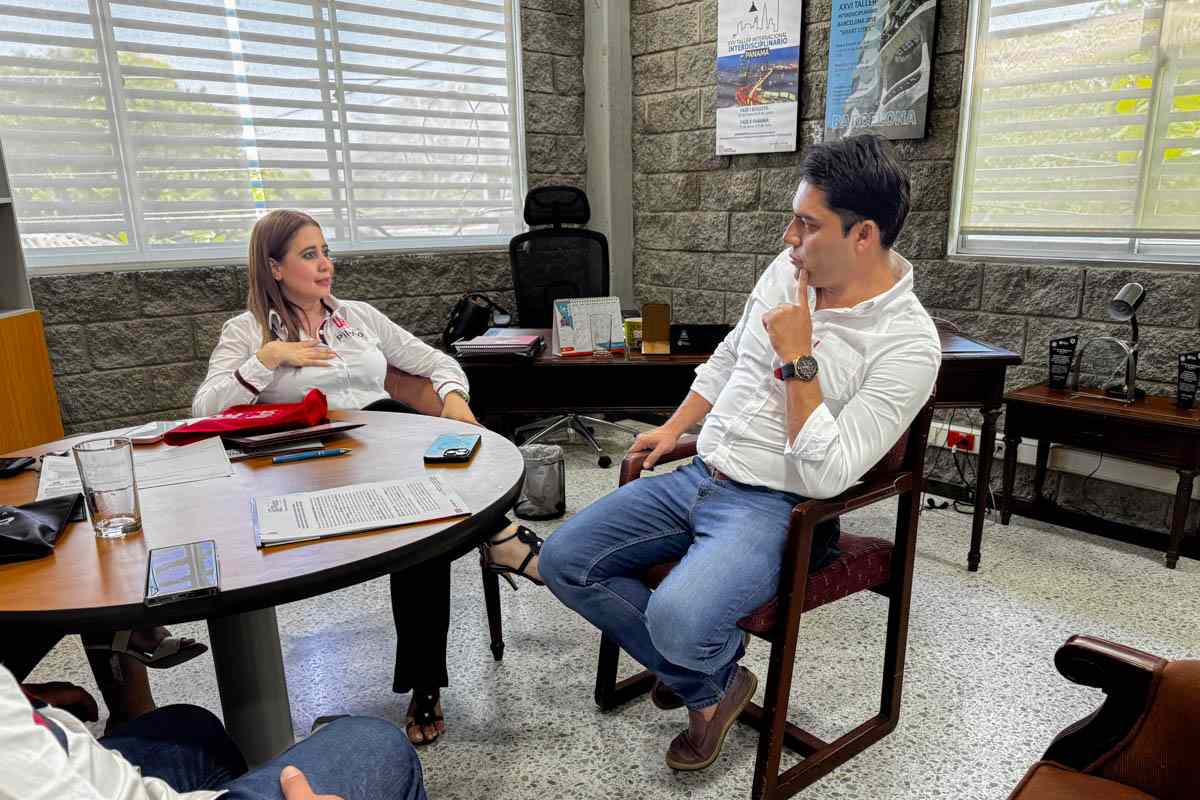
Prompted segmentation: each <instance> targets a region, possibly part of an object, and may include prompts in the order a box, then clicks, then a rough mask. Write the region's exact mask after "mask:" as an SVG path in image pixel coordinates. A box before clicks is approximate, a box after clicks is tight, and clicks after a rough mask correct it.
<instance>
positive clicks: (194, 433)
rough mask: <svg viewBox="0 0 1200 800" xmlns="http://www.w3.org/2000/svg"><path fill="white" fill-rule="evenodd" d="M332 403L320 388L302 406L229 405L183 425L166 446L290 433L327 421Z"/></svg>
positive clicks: (310, 392) (307, 395)
mask: <svg viewBox="0 0 1200 800" xmlns="http://www.w3.org/2000/svg"><path fill="white" fill-rule="evenodd" d="M328 411H329V403H328V401H327V400H326V399H325V394H324V393H323V392H322V391H321V390H320V389H310V390H309V392H308V394H306V395H304V399H303V400H301V401H300V402H299V403H256V404H254V405H247V406H230V407H229V408H227V409H225V410H224V411H222V412H221V413H220V414H214V415H213V416H211V417H205V418H204V419H200V420H196V421H195V422H193V423H191V424H190V425H180V426H179V427H178V428H176V429H175V430H173V431H171V432H170V433H168V434H167V435H166V436H165V437H163V441H165V442H166V443H167V444H191V443H192V442H198V441H200V440H201V439H207V438H208V437H210V436H225V435H227V434H236V435H238V436H249V435H251V434H256V433H271V432H273V431H289V430H292V429H293V428H307V427H310V426H312V425H320V424H321V423H322V422H325V421H326V419H325V414H326V412H328Z"/></svg>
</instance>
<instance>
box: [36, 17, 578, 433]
mask: <svg viewBox="0 0 1200 800" xmlns="http://www.w3.org/2000/svg"><path fill="white" fill-rule="evenodd" d="M521 29H522V43H523V47H522V50H523V56H522V68H523V73H524V88H525V131H526V157H527V165H528V175H529V185H530V186H537V185H540V184H545V183H568V184H572V185H577V186H580V187H583V186H584V182H585V179H586V169H587V150H586V145H585V141H584V130H583V4H582V0H522V2H521ZM30 288H31V289H32V292H33V301H34V306H35V307H36V308H37V309H39V310H40V311H41V312H42V314H43V316H44V319H45V324H46V339H47V344H48V345H49V348H50V358H51V361H52V363H53V368H54V374H55V376H56V377H55V380H56V383H57V385H58V395H59V404H60V406H61V410H62V417H63V424H64V426H65V427H66V430H67V432H68V434H75V433H83V432H87V431H97V430H104V429H107V428H115V427H121V426H124V425H133V424H136V423H139V422H143V421H148V420H152V419H170V418H177V417H180V416H187V415H189V414H190V405H191V399H192V395H193V394H194V393H195V390H196V387H197V386H199V385H200V382H201V381H202V380H203V379H204V374H205V371H206V369H207V366H208V357H209V354H210V353H211V352H212V348H213V346H214V345H215V344H216V342H217V337H218V336H219V334H220V330H221V324H222V323H223V322H224V321H225V320H226V319H229V318H230V317H232V316H234V314H236V313H238V312H240V311H242V310H244V309H245V307H246V269H245V266H244V265H242V266H236V267H225V266H221V267H206V268H195V269H146V270H132V271H122V272H97V273H88V274H71V275H41V276H39V275H37V274H34V275H32V276H31V278H30ZM468 290H469V291H484V292H487V293H488V294H490V295H491V296H493V297H494V298H495V299H497V300H498V301H499V302H500V303H501V304H502V305H504V306H505V307H506V308H509V309H512V308H513V297H512V276H511V272H510V269H509V264H508V253H507V251H505V250H502V249H496V250H492V251H480V252H472V253H462V252H458V253H424V254H413V253H405V254H395V255H387V256H364V257H357V258H347V259H339V260H338V265H337V277H336V279H335V285H334V291H335V293H336V294H337V295H338V296H340V297H345V298H347V299H353V300H367V301H369V302H371V303H373V304H374V305H376V306H377V307H378V308H379V309H380V310H381V311H383V312H384V313H385V314H387V315H388V316H389V317H390V318H391V319H393V320H395V321H396V322H397V323H398V324H400V325H402V326H403V327H405V328H406V329H407V330H409V331H412V332H413V333H415V334H417V335H419V336H423V337H426V338H427V339H429V340H430V341H432V340H433V339H434V338H435V336H436V335H438V334H440V333H441V330H442V327H443V326H444V325H445V323H446V318H447V316H448V315H449V312H450V308H451V307H452V306H453V303H454V302H455V300H457V299H458V297H460V296H461V295H462V293H463V292H466V291H468ZM100 319H103V320H104V321H103V322H101V321H98V320H100Z"/></svg>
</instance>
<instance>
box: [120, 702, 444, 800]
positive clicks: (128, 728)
mask: <svg viewBox="0 0 1200 800" xmlns="http://www.w3.org/2000/svg"><path fill="white" fill-rule="evenodd" d="M100 743H101V744H102V745H104V746H105V747H108V748H109V749H111V750H116V751H117V752H119V753H120V754H121V755H122V756H124V757H125V759H126V760H127V761H129V762H130V763H131V764H133V765H135V766H137V767H140V768H141V770H142V774H143V775H145V776H147V777H153V778H160V779H162V780H164V781H166V782H167V784H169V785H170V786H171V788H172V789H174V790H175V791H177V792H192V791H197V790H200V789H224V790H226V791H227V794H224V795H222V800H283V791H282V789H280V786H279V773H281V772H282V771H283V768H284V767H286V766H287V765H289V764H291V765H292V766H294V767H297V768H298V769H299V770H300V771H301V772H303V773H304V776H305V777H306V778H308V782H309V784H310V785H311V786H312V788H313V791H314V792H316V793H317V794H318V795H321V794H333V795H337V796H338V797H342V798H345V800H384V799H385V798H386V800H393V798H395V800H425V787H424V785H423V784H422V780H421V762H420V761H418V760H417V754H416V751H415V750H413V746H412V744H410V743H409V741H408V736H406V735H405V733H404V731H402V730H400V729H399V728H398V727H396V726H395V725H393V724H392V723H390V722H387V721H386V720H381V719H373V718H370V717H345V718H343V719H338V720H334V721H333V722H331V723H329V724H328V725H326V726H324V727H322V728H321V729H320V730H319V731H317V732H316V733H315V734H313V735H312V736H310V737H308V738H307V739H305V740H304V741H302V742H300V743H299V744H297V745H294V746H292V747H290V748H288V749H287V750H285V751H284V752H283V753H281V754H280V755H278V756H276V757H275V758H274V759H272V760H271V761H268V762H267V763H266V764H263V765H262V766H260V767H257V768H256V769H254V770H252V771H250V772H246V762H245V761H244V760H243V759H242V755H241V753H239V752H238V749H237V747H236V746H235V745H234V743H233V741H232V740H231V739H230V738H229V734H227V733H226V732H225V728H224V727H223V726H222V725H221V722H220V720H218V719H217V718H216V717H215V716H213V715H212V713H210V712H209V711H206V710H205V709H203V708H199V707H197V706H187V705H176V706H164V707H163V708H159V709H156V710H155V711H151V712H150V713H149V714H146V715H145V716H142V717H138V718H137V719H135V720H133V721H131V722H128V723H126V724H125V725H122V726H121V727H120V728H119V729H117V730H116V731H114V732H113V734H112V735H111V736H105V737H104V738H103V739H101V740H100Z"/></svg>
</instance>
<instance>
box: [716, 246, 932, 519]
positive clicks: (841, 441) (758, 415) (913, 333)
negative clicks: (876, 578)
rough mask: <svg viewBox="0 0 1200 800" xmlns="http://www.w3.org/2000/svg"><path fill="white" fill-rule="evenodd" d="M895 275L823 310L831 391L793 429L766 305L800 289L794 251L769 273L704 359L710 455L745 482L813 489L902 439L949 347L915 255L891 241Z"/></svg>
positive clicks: (817, 339) (823, 364)
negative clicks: (861, 297) (919, 284)
mask: <svg viewBox="0 0 1200 800" xmlns="http://www.w3.org/2000/svg"><path fill="white" fill-rule="evenodd" d="M891 259H892V269H893V270H894V272H895V274H896V278H897V281H896V284H895V285H894V286H893V287H892V288H891V289H889V290H887V291H886V292H884V293H882V294H880V295H877V296H875V297H872V298H871V299H869V300H865V301H863V302H861V303H859V304H858V305H856V306H854V307H853V308H828V309H821V310H815V308H816V292H815V290H813V289H812V288H811V287H810V289H809V307H810V308H812V309H814V310H813V311H812V321H813V357H814V358H816V360H817V363H818V365H819V373H818V376H817V379H818V380H819V382H820V384H821V394H822V395H823V396H824V401H823V402H822V403H821V405H820V406H818V407H817V409H816V410H815V411H814V412H813V413H812V414H811V415H810V416H809V418H808V420H807V421H806V422H805V424H804V426H803V428H801V430H800V432H799V433H798V434H797V435H796V438H795V440H793V441H791V442H789V441H788V424H787V394H786V386H785V382H784V381H782V380H779V379H778V378H776V377H775V374H774V370H775V368H776V367H779V366H781V364H782V362H781V361H780V360H779V358H778V356H776V354H775V351H774V350H773V349H772V347H771V341H770V339H769V338H768V336H767V331H766V329H765V328H764V327H763V323H762V317H763V314H764V313H765V312H767V311H769V310H770V309H772V308H774V307H776V306H778V305H780V304H782V303H789V302H792V300H793V298H794V296H795V287H796V279H795V267H794V266H793V265H792V262H791V260H790V259H789V258H788V255H787V251H784V252H783V253H780V255H779V256H778V257H777V258H776V259H775V260H774V261H773V262H772V263H771V265H770V266H769V267H767V269H766V271H765V272H763V274H762V277H761V278H759V280H758V283H757V285H755V287H754V291H753V292H752V293H751V295H750V299H749V301H747V303H746V307H745V309H744V311H743V312H742V317H741V319H740V320H739V321H738V324H737V326H736V327H735V328H734V329H733V330H732V331H731V332H730V334H729V335H728V336H727V337H726V338H725V340H724V341H723V342H722V343H721V344H720V345H718V347H717V349H716V352H714V353H713V355H712V357H711V358H710V359H709V360H708V361H707V362H705V363H704V364H702V365H700V366H699V367H697V369H696V380H695V381H694V382H693V384H692V391H694V392H696V393H697V394H699V395H700V396H702V397H703V398H704V399H705V400H707V401H708V402H709V403H711V404H712V406H713V408H712V411H711V412H709V414H708V417H707V418H706V419H705V421H704V426H703V428H702V430H701V432H700V440H699V442H698V443H697V446H698V451H699V454H700V457H701V458H703V459H704V461H705V463H707V464H708V465H709V466H711V467H713V468H715V469H718V470H720V471H721V472H724V473H725V474H726V475H728V476H729V477H730V478H732V479H733V480H735V481H739V482H741V483H748V484H752V485H756V486H766V487H768V488H771V489H777V490H780V491H785V492H793V493H795V494H799V495H803V496H805V497H812V498H827V497H834V496H835V495H838V494H841V493H842V492H843V491H845V490H846V489H848V488H850V487H851V486H853V485H854V484H855V483H857V482H858V481H859V479H860V478H861V477H862V476H863V475H864V474H865V473H866V472H867V470H869V469H870V468H871V467H873V466H874V465H875V464H876V463H877V462H878V461H879V459H881V458H882V457H883V456H884V455H885V454H886V453H887V451H888V450H890V449H891V448H892V446H893V445H894V444H895V443H896V441H898V440H899V438H900V436H902V435H903V433H904V431H905V430H907V428H908V426H909V425H910V424H911V423H912V421H913V419H915V418H916V416H917V414H918V413H919V412H920V410H921V407H922V406H924V404H925V402H926V400H928V399H929V396H930V394H931V393H932V392H933V386H934V382H935V381H936V379H937V374H938V368H939V366H940V365H941V360H942V351H941V344H940V342H939V339H938V334H937V329H936V328H935V327H934V324H933V320H932V319H930V317H929V314H928V313H927V312H926V311H925V308H924V307H923V306H922V305H921V302H920V300H918V299H917V296H916V295H915V294H913V274H912V273H913V267H912V264H910V263H909V262H908V260H907V259H905V258H904V257H903V256H901V255H900V254H898V253H896V252H894V251H893V252H892V254H891Z"/></svg>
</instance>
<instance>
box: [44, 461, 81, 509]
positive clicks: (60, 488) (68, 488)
mask: <svg viewBox="0 0 1200 800" xmlns="http://www.w3.org/2000/svg"><path fill="white" fill-rule="evenodd" d="M81 492H83V486H82V485H81V484H80V482H79V468H78V467H76V466H75V459H74V458H73V457H71V456H43V457H42V473H41V476H40V477H39V478H38V491H37V499H38V500H46V499H47V498H50V497H62V496H63V495H64V494H80V493H81Z"/></svg>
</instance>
